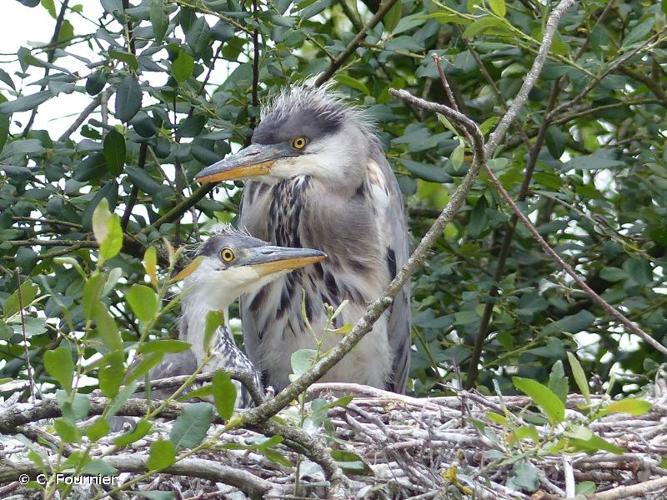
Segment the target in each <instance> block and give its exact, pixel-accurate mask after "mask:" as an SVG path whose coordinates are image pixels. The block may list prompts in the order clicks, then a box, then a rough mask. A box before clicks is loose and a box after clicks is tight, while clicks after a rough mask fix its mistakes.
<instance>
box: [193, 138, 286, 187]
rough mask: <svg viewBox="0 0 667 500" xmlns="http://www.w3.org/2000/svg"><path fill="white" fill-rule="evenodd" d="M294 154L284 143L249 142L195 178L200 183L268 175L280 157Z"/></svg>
mask: <svg viewBox="0 0 667 500" xmlns="http://www.w3.org/2000/svg"><path fill="white" fill-rule="evenodd" d="M289 156H295V153H294V151H293V150H292V149H291V148H290V147H289V146H288V145H285V144H251V145H250V146H248V147H247V148H244V149H242V150H241V151H239V152H238V153H236V154H233V155H227V157H226V158H224V159H222V160H220V161H219V162H217V163H214V164H213V165H211V166H209V167H206V168H205V169H204V170H202V171H201V172H199V173H198V174H197V175H196V176H195V179H196V180H197V181H199V182H202V183H208V182H220V181H228V180H237V179H246V178H248V177H257V176H259V175H268V174H269V173H270V172H271V167H272V166H273V164H274V163H275V162H276V160H279V159H280V158H286V157H289Z"/></svg>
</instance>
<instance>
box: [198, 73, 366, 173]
mask: <svg viewBox="0 0 667 500" xmlns="http://www.w3.org/2000/svg"><path fill="white" fill-rule="evenodd" d="M376 140H377V139H376V138H375V136H374V135H373V134H372V133H371V132H370V131H369V128H368V125H367V123H366V121H365V120H364V117H363V115H362V113H361V112H360V111H359V110H357V109H355V108H354V107H351V106H349V105H347V104H345V102H344V101H343V100H342V99H341V98H340V97H339V96H337V95H336V94H335V93H333V92H332V91H331V90H330V89H329V88H326V87H325V88H315V87H305V86H296V87H293V88H291V89H287V90H284V91H283V92H282V93H281V94H280V95H279V96H278V97H277V98H276V99H274V101H273V102H272V103H271V104H270V105H269V106H267V107H266V108H264V109H263V110H262V114H261V122H260V124H259V126H258V127H257V128H256V129H255V132H254V134H253V136H252V143H251V145H250V146H248V147H247V148H244V149H242V150H240V151H239V152H238V153H236V154H233V155H228V156H227V157H226V158H224V159H223V160H221V161H219V162H217V163H215V164H213V165H211V166H210V167H207V168H205V169H204V170H202V171H201V172H199V174H198V175H197V176H196V179H197V180H198V181H200V182H218V181H225V180H232V179H249V178H256V179H257V180H260V181H262V182H267V183H274V182H278V181H280V180H282V179H286V178H290V177H294V176H298V175H309V176H311V177H313V178H315V179H320V180H322V181H323V182H326V181H333V182H338V183H340V182H345V181H346V180H349V182H356V181H354V180H353V179H355V178H358V176H359V175H362V172H363V170H362V169H363V168H364V167H365V165H366V159H367V158H368V157H369V154H370V149H371V147H372V145H373V143H374V141H376Z"/></svg>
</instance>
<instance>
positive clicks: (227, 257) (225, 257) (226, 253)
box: [220, 248, 236, 262]
mask: <svg viewBox="0 0 667 500" xmlns="http://www.w3.org/2000/svg"><path fill="white" fill-rule="evenodd" d="M235 257H236V256H235V255H234V251H233V250H232V249H231V248H223V249H222V250H221V251H220V258H221V259H222V261H223V262H231V261H233V260H234V258H235Z"/></svg>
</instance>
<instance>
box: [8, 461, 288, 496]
mask: <svg viewBox="0 0 667 500" xmlns="http://www.w3.org/2000/svg"><path fill="white" fill-rule="evenodd" d="M104 461H105V462H106V463H108V464H109V465H111V466H112V467H115V468H116V469H118V471H120V472H138V473H142V472H146V471H147V470H148V469H147V466H146V463H147V461H148V456H147V455H138V454H124V455H115V456H109V457H105V458H104ZM53 465H55V464H53ZM41 472H42V471H41V470H40V469H38V468H37V466H36V465H35V464H34V463H32V462H21V463H13V464H12V466H11V467H10V468H3V469H0V482H4V481H8V480H12V479H15V478H16V477H17V476H18V475H20V474H28V476H29V477H31V478H34V477H35V476H36V475H37V474H40V473H41ZM160 473H161V474H173V475H176V476H188V477H199V478H202V479H208V480H210V481H214V482H219V483H225V484H229V485H231V486H234V487H236V488H238V489H239V490H241V491H242V492H244V493H245V494H247V495H249V496H250V497H251V498H262V497H263V496H264V495H267V494H273V495H279V494H281V493H283V488H282V487H280V486H278V485H275V484H273V483H271V482H269V481H267V480H266V479H262V478H260V477H257V476H255V475H254V474H251V473H250V472H248V471H245V470H242V469H237V468H234V467H229V466H226V465H222V464H219V463H218V462H214V461H212V460H204V459H201V458H188V459H184V460H180V461H178V462H176V463H175V464H173V465H170V466H169V467H167V468H165V469H161V470H160Z"/></svg>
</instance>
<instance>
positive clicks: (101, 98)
mask: <svg viewBox="0 0 667 500" xmlns="http://www.w3.org/2000/svg"><path fill="white" fill-rule="evenodd" d="M114 91H115V90H114V89H113V88H111V87H109V88H108V89H106V90H104V91H102V92H101V93H99V94H98V95H97V96H95V98H94V99H93V100H92V101H90V104H88V106H86V107H85V108H83V111H81V113H80V114H79V116H78V117H77V118H76V120H74V122H73V123H72V124H71V125H70V126H69V127H67V130H65V131H64V132H63V133H62V135H61V136H60V137H58V141H59V142H64V141H66V140H67V139H69V137H70V136H71V135H72V134H73V133H74V132H76V131H77V130H78V129H79V127H80V126H81V125H82V124H83V122H85V121H86V118H88V117H89V116H90V114H91V113H92V112H93V111H95V109H97V107H98V106H99V105H100V104H102V103H103V102H106V101H107V100H108V99H109V97H111V96H112V95H113V93H114ZM103 121H104V120H103Z"/></svg>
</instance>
